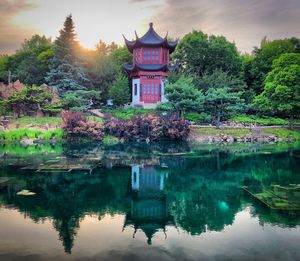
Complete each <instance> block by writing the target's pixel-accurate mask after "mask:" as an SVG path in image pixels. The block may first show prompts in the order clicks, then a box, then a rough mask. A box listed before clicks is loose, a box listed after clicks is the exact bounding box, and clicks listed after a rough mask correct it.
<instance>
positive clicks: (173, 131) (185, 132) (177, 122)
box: [163, 116, 190, 140]
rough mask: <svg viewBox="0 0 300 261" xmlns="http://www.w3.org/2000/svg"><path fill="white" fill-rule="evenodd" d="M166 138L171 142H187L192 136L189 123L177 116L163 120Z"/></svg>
mask: <svg viewBox="0 0 300 261" xmlns="http://www.w3.org/2000/svg"><path fill="white" fill-rule="evenodd" d="M163 127H164V137H165V138H167V139H170V140H185V139H187V137H188V136H189V134H190V127H189V122H188V121H186V120H185V119H182V118H178V117H176V116H171V117H166V118H164V120H163Z"/></svg>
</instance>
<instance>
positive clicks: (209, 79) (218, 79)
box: [197, 70, 254, 103]
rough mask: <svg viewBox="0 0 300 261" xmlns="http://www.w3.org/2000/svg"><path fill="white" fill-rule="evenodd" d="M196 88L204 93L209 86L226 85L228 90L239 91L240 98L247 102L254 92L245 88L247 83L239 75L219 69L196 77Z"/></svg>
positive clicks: (250, 99) (218, 86)
mask: <svg viewBox="0 0 300 261" xmlns="http://www.w3.org/2000/svg"><path fill="white" fill-rule="evenodd" d="M197 84H198V85H197V88H198V89H200V90H202V91H203V92H204V93H205V92H206V91H207V90H208V89H210V88H215V89H217V88H220V84H221V85H222V86H226V87H228V88H230V90H232V91H235V92H241V98H242V99H244V100H247V103H250V102H251V101H252V98H253V96H254V93H253V92H252V91H251V90H247V85H246V84H245V82H244V81H243V80H242V79H241V78H240V77H235V76H232V75H229V74H228V73H226V72H223V71H221V70H215V71H213V72H212V73H204V75H203V76H202V77H201V78H200V79H198V81H197Z"/></svg>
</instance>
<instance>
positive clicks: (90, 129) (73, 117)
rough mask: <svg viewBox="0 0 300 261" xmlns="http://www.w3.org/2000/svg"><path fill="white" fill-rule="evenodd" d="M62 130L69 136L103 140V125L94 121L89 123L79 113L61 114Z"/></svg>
mask: <svg viewBox="0 0 300 261" xmlns="http://www.w3.org/2000/svg"><path fill="white" fill-rule="evenodd" d="M61 117H62V119H63V122H64V125H63V128H64V129H65V130H66V131H67V134H68V135H69V136H82V137H88V138H91V139H96V140H101V139H102V138H103V129H104V128H103V125H102V123H99V122H96V121H89V120H88V119H87V118H86V117H85V116H84V115H82V113H80V112H70V111H68V112H65V113H63V114H62V116H61Z"/></svg>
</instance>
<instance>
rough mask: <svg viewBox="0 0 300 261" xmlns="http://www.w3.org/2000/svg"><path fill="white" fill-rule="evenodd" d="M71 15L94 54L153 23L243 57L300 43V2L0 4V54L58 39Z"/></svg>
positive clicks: (5, 0) (65, 0)
mask: <svg viewBox="0 0 300 261" xmlns="http://www.w3.org/2000/svg"><path fill="white" fill-rule="evenodd" d="M69 14H72V16H73V20H74V23H75V28H76V33H77V38H78V40H79V42H80V43H81V45H82V46H83V47H85V48H90V49H93V48H94V47H95V45H96V43H97V42H98V41H99V39H102V40H103V41H105V42H107V43H110V42H112V41H114V42H116V43H117V44H123V37H122V34H124V35H125V36H126V37H127V38H128V39H133V38H134V31H135V30H136V31H137V33H138V35H139V36H142V35H143V34H144V33H145V32H146V30H147V29H148V26H149V23H150V22H153V23H154V28H155V30H156V31H157V32H158V33H160V34H161V35H163V36H164V35H165V33H166V32H167V31H168V32H169V35H170V36H171V37H174V38H182V37H183V36H184V35H185V34H186V33H189V32H191V31H192V30H201V31H203V32H205V33H207V34H214V35H224V36H225V37H226V38H227V39H228V40H229V41H231V42H235V43H236V45H237V47H238V49H239V50H240V51H241V52H251V50H252V49H253V47H254V46H259V44H260V41H261V39H262V38H263V37H264V36H267V37H268V39H271V40H273V39H278V38H289V37H292V36H295V37H298V38H300V0H0V54H3V53H13V52H14V51H15V50H17V49H18V48H20V46H21V43H22V42H23V41H24V39H25V38H27V39H28V38H30V37H31V36H32V35H34V34H41V35H43V34H44V35H46V36H47V37H51V38H52V39H53V40H54V39H55V38H56V37H57V36H58V34H59V30H60V29H61V28H62V26H63V22H64V20H65V17H66V16H67V15H69Z"/></svg>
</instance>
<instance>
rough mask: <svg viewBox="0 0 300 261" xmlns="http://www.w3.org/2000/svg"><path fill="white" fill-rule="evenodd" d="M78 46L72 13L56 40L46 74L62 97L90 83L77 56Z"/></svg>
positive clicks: (49, 81)
mask: <svg viewBox="0 0 300 261" xmlns="http://www.w3.org/2000/svg"><path fill="white" fill-rule="evenodd" d="M78 46H79V45H78V42H77V41H76V34H75V32H74V23H73V19H72V15H69V16H67V18H66V20H65V22H64V28H63V29H62V30H61V31H60V33H59V36H58V37H57V39H56V41H55V49H54V57H53V59H52V61H51V65H50V68H49V69H50V70H49V72H48V74H47V76H46V81H47V83H48V84H49V86H51V87H55V88H56V89H57V91H58V93H59V95H60V96H61V97H62V96H64V94H65V93H67V92H70V91H76V90H85V89H86V88H87V86H88V85H89V84H90V82H89V79H88V78H87V75H86V73H85V69H84V67H83V66H82V63H81V62H80V61H79V59H78V58H77V56H76V49H77V48H78Z"/></svg>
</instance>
